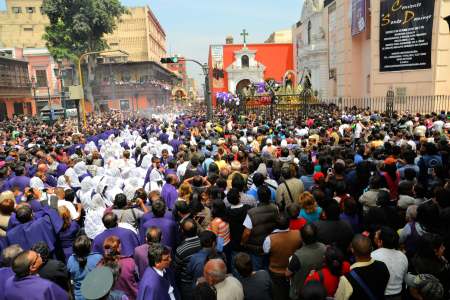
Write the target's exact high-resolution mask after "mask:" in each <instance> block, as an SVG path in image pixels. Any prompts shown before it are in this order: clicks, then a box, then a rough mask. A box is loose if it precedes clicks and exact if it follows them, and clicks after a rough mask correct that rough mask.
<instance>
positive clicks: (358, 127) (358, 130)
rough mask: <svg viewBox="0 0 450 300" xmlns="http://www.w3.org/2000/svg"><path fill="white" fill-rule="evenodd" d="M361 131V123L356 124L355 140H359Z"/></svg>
mask: <svg viewBox="0 0 450 300" xmlns="http://www.w3.org/2000/svg"><path fill="white" fill-rule="evenodd" d="M362 130H363V126H362V125H361V123H359V122H358V123H356V126H355V139H359V138H360V137H361V132H362Z"/></svg>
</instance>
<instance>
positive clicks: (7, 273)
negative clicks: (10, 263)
mask: <svg viewBox="0 0 450 300" xmlns="http://www.w3.org/2000/svg"><path fill="white" fill-rule="evenodd" d="M14 275H15V274H14V272H13V270H12V269H11V268H0V299H2V300H3V299H5V291H6V290H5V284H6V280H7V279H8V278H10V277H13V276H14Z"/></svg>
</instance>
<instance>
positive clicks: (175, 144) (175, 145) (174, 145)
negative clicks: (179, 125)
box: [169, 139, 183, 153]
mask: <svg viewBox="0 0 450 300" xmlns="http://www.w3.org/2000/svg"><path fill="white" fill-rule="evenodd" d="M169 144H170V146H172V148H173V153H177V152H178V147H180V145H181V144H183V142H182V141H180V140H179V139H173V140H171V141H170V143H169Z"/></svg>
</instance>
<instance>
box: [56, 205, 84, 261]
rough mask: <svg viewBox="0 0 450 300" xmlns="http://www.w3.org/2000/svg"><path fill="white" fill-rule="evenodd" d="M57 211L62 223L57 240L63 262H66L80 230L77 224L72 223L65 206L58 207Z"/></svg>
mask: <svg viewBox="0 0 450 300" xmlns="http://www.w3.org/2000/svg"><path fill="white" fill-rule="evenodd" d="M58 211H59V215H60V216H61V218H62V219H63V222H64V224H63V227H62V229H61V231H60V233H59V240H60V242H61V247H62V250H63V252H64V257H65V259H66V260H65V262H67V260H68V259H69V257H70V256H71V255H72V253H73V250H72V244H73V241H74V240H75V238H76V236H77V234H78V231H79V230H80V225H78V223H77V222H75V221H72V218H71V216H70V211H69V210H68V209H67V208H66V207H65V206H60V207H58Z"/></svg>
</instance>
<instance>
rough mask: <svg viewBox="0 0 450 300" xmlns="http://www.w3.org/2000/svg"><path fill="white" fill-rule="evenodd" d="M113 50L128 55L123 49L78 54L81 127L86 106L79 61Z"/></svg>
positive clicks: (84, 121)
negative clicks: (81, 112)
mask: <svg viewBox="0 0 450 300" xmlns="http://www.w3.org/2000/svg"><path fill="white" fill-rule="evenodd" d="M114 52H120V53H123V54H125V55H128V52H126V51H123V50H108V51H94V52H86V53H83V54H81V55H80V57H78V78H79V80H80V87H81V108H82V110H83V128H86V106H85V102H84V88H83V74H82V73H81V61H82V60H83V59H84V58H85V57H88V56H89V55H92V54H103V53H114Z"/></svg>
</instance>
